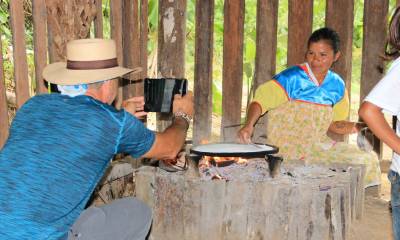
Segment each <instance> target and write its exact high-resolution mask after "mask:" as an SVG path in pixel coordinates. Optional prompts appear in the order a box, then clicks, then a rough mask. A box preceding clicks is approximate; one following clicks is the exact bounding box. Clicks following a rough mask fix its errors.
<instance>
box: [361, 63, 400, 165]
mask: <svg viewBox="0 0 400 240" xmlns="http://www.w3.org/2000/svg"><path fill="white" fill-rule="evenodd" d="M364 101H368V102H370V103H373V104H374V105H376V106H378V107H380V108H382V111H383V112H385V113H388V114H391V115H393V116H397V119H398V120H397V125H396V126H397V127H396V134H397V135H398V136H400V121H399V119H400V58H397V59H396V60H395V61H394V62H393V63H392V65H391V66H390V68H389V70H388V72H387V73H386V75H385V76H384V77H383V78H382V80H381V81H379V82H378V84H376V86H375V87H374V88H373V89H372V91H371V92H370V93H369V94H368V96H367V97H366V98H365V100H364ZM390 169H392V170H393V171H396V172H398V173H400V156H399V155H398V154H397V153H394V154H393V158H392V165H391V166H390Z"/></svg>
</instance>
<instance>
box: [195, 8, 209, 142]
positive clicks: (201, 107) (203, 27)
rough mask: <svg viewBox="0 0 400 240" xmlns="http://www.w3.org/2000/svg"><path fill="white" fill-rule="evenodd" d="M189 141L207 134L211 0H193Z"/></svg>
mask: <svg viewBox="0 0 400 240" xmlns="http://www.w3.org/2000/svg"><path fill="white" fill-rule="evenodd" d="M195 32H196V43H195V68H194V91H195V92H194V94H195V96H196V97H195V99H194V107H195V115H194V119H195V120H194V121H193V124H194V125H193V143H194V144H195V145H197V144H199V143H200V141H201V140H209V139H210V138H211V124H212V59H213V33H214V0H197V1H196V31H195Z"/></svg>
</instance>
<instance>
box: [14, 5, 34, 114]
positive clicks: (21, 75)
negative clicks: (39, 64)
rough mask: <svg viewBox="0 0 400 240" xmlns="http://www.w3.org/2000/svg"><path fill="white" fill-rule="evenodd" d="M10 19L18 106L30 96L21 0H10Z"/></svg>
mask: <svg viewBox="0 0 400 240" xmlns="http://www.w3.org/2000/svg"><path fill="white" fill-rule="evenodd" d="M10 20H11V31H12V36H13V50H14V53H13V58H14V79H15V91H16V94H17V108H20V107H21V106H22V105H23V104H24V103H25V102H26V101H27V100H28V99H29V97H30V95H29V78H28V63H27V59H26V44H25V26H24V24H25V17H24V7H23V1H10Z"/></svg>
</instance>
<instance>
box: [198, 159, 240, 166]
mask: <svg viewBox="0 0 400 240" xmlns="http://www.w3.org/2000/svg"><path fill="white" fill-rule="evenodd" d="M247 161H248V160H247V159H245V158H241V157H218V156H214V157H211V156H203V159H202V161H200V163H199V166H200V165H202V166H206V167H208V166H210V165H211V163H212V162H214V163H226V162H234V163H237V164H246V163H247Z"/></svg>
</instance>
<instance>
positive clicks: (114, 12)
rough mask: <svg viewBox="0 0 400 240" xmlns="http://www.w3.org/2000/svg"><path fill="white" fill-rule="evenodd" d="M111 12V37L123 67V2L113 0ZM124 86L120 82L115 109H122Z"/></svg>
mask: <svg viewBox="0 0 400 240" xmlns="http://www.w3.org/2000/svg"><path fill="white" fill-rule="evenodd" d="M110 3H111V4H110V12H111V17H110V21H111V24H110V26H111V27H110V29H111V36H112V39H114V41H115V43H116V44H117V58H118V64H119V65H122V64H123V62H124V56H123V49H122V48H123V43H122V38H123V37H122V32H123V29H122V13H123V9H122V6H123V3H122V0H113V1H110ZM122 95H123V93H122V84H121V82H120V86H119V88H118V96H117V98H116V99H115V107H116V108H120V107H121V104H122V100H123V99H122Z"/></svg>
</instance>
